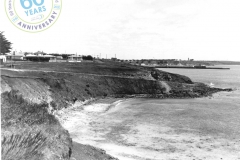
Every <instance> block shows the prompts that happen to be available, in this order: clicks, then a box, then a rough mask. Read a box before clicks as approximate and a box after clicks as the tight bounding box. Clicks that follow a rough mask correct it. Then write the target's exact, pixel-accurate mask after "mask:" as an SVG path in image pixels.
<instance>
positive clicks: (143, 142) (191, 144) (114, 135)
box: [63, 92, 240, 160]
mask: <svg viewBox="0 0 240 160" xmlns="http://www.w3.org/2000/svg"><path fill="white" fill-rule="evenodd" d="M229 94H235V93H232V92H230V93H229V92H219V93H216V94H213V96H212V97H202V98H196V99H195V98H194V99H192V98H191V99H160V100H159V99H154V98H153V99H149V98H129V99H123V100H119V99H117V100H115V101H114V99H112V98H111V100H108V99H106V100H104V99H103V100H102V99H101V100H99V101H95V102H93V103H91V104H88V105H85V106H82V107H80V108H79V109H77V108H76V109H75V110H73V111H70V112H69V113H70V114H69V113H67V116H68V117H69V119H68V120H67V121H68V122H66V121H65V122H66V123H67V124H63V126H64V128H65V127H66V129H69V128H70V129H69V131H70V135H73V136H71V137H72V139H73V141H76V142H79V143H82V144H85V145H91V146H94V147H97V148H101V149H104V150H105V151H106V153H107V154H110V155H111V156H114V157H116V158H119V159H121V160H122V159H123V160H133V159H142V158H143V157H144V154H141V153H142V152H144V153H145V156H146V157H148V158H150V159H155V158H153V157H154V156H156V159H158V158H160V157H161V158H165V159H168V158H176V157H177V156H180V157H181V158H183V157H184V159H187V160H188V159H189V160H190V159H193V158H204V157H207V159H210V160H215V159H216V158H219V159H221V158H222V159H228V158H232V159H234V158H239V157H238V156H237V154H236V152H237V151H238V149H237V146H240V144H239V142H238V141H237V140H235V139H231V140H227V139H225V138H223V137H221V136H214V135H205V134H203V133H201V134H196V130H195V129H191V128H188V129H184V130H182V129H181V130H179V131H176V130H175V129H176V128H175V129H173V128H172V127H169V126H168V125H165V124H159V125H156V124H155V123H153V124H151V125H150V124H149V123H152V122H151V121H149V120H150V119H151V117H152V116H154V114H153V113H152V116H151V115H150V114H149V115H148V116H147V117H148V118H147V117H146V118H147V119H146V121H138V122H136V123H134V124H131V123H130V124H128V123H129V122H131V121H130V119H131V116H130V115H131V114H130V115H129V116H126V115H128V112H129V113H132V116H133V117H134V115H135V114H137V112H136V111H133V110H138V109H137V108H134V106H135V105H134V106H133V108H132V109H131V108H129V106H128V105H130V104H134V103H136V101H139V100H140V102H139V104H141V103H142V102H144V101H149V103H148V104H154V105H157V104H158V105H160V106H162V104H166V103H170V104H172V103H173V104H174V103H175V102H177V103H179V100H180V102H181V103H180V104H182V103H183V104H185V103H184V102H186V103H188V101H190V102H189V103H192V102H195V103H196V102H197V103H204V104H206V103H207V102H208V101H209V102H212V103H215V101H216V102H217V101H219V100H221V99H222V97H226V96H227V95H229ZM226 98H227V97H226ZM155 101H156V102H155ZM173 101H175V102H173ZM103 102H104V103H103ZM150 102H151V103H150ZM206 105H207V104H206ZM110 106H111V109H110V110H109V109H108V108H109V107H110ZM179 107H180V106H178V107H177V108H176V110H175V111H174V112H176V111H177V112H181V111H182V110H183V109H181V107H180V108H179ZM183 108H184V107H183ZM138 111H139V110H138ZM79 112H81V113H79ZM119 114H123V115H124V117H121V118H120V117H118V116H119ZM83 115H84V116H83ZM86 115H87V116H86ZM64 116H66V115H64ZM75 116H79V117H80V118H79V119H76V117H75ZM112 117H115V118H114V119H112ZM149 118H150V119H149ZM148 119H149V120H148ZM72 120H73V121H72ZM86 120H87V121H86ZM137 120H138V119H137ZM79 121H82V123H81V125H79V123H78V124H77V123H76V122H79ZM83 121H84V122H83ZM126 122H127V123H126ZM79 127H80V128H84V131H80V132H79V131H78V129H76V128H79ZM108 127H110V128H108ZM159 127H160V128H159ZM74 128H75V129H74ZM157 128H159V129H160V133H159V131H157V130H158V129H157ZM119 129H120V130H119ZM133 131H134V132H133ZM136 131H137V133H136ZM119 136H120V137H119ZM149 136H150V137H149ZM80 137H81V138H80ZM151 137H153V138H154V137H155V140H157V139H159V140H160V139H161V140H160V141H157V143H159V144H161V145H162V147H163V148H162V147H160V146H158V147H157V146H155V145H154V141H155V140H154V139H151ZM151 141H153V142H151ZM152 143H153V144H152ZM230 146H234V147H235V148H234V147H230ZM145 147H147V148H145ZM169 153H171V154H169ZM229 154H232V156H231V157H229ZM73 155H74V154H73ZM159 156H160V157H159ZM146 157H145V158H146ZM157 157H158V158H157Z"/></svg>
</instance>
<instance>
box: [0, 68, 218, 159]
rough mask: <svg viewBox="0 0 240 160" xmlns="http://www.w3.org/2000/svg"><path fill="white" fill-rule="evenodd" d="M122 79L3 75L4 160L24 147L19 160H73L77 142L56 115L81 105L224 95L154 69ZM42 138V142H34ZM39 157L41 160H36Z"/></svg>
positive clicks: (38, 73) (36, 73)
mask: <svg viewBox="0 0 240 160" xmlns="http://www.w3.org/2000/svg"><path fill="white" fill-rule="evenodd" d="M120 75H121V76H120ZM120 75H104V74H101V75H97V74H88V73H86V74H82V73H81V74H80V73H72V72H71V73H63V72H54V71H53V72H44V71H20V70H15V71H9V70H5V71H2V75H1V100H2V111H1V114H2V129H3V131H2V138H3V139H5V141H4V143H3V142H2V145H3V146H2V147H5V148H6V149H5V150H4V152H3V156H5V157H3V159H11V157H9V153H12V154H13V153H14V152H16V150H21V149H22V148H24V147H22V145H20V144H21V143H23V146H24V145H25V149H26V148H28V149H26V151H25V152H17V153H19V155H18V158H19V157H21V156H22V157H23V158H24V159H69V158H70V157H71V152H72V142H71V139H70V137H69V134H68V132H67V131H65V130H64V129H63V128H62V127H61V126H60V124H59V123H58V121H57V119H56V118H55V117H54V116H53V115H54V112H55V111H56V110H60V109H62V108H67V107H70V106H72V105H74V104H75V103H76V102H86V101H87V100H89V99H92V98H104V97H109V96H111V97H133V96H138V97H155V98H194V97H201V96H208V95H210V94H211V93H214V92H217V91H221V90H222V89H216V88H210V87H209V86H207V85H204V84H202V83H193V82H192V81H191V80H190V79H189V78H188V77H185V76H181V75H176V74H170V73H167V72H162V71H158V70H153V69H148V68H145V69H143V70H142V73H141V72H140V71H138V73H137V74H136V76H135V75H134V74H132V73H131V75H130V74H124V73H122V72H121V74H120ZM124 75H125V76H124ZM26 132H27V134H25V133H26ZM36 135H37V138H36V137H35V139H38V138H39V141H37V142H35V141H32V140H33V138H34V136H36ZM25 136H26V137H25ZM25 143H26V144H25ZM31 143H34V144H39V145H37V146H35V147H36V148H37V150H36V148H35V149H34V148H32V150H31V149H29V148H31V146H32V145H31ZM11 146H14V147H12V149H11ZM33 146H34V145H33ZM27 150H28V151H29V152H27ZM30 151H31V152H30ZM33 153H35V155H37V156H36V157H34V158H31V155H33ZM36 153H37V154H36ZM24 156H25V157H24ZM29 157H30V158H29Z"/></svg>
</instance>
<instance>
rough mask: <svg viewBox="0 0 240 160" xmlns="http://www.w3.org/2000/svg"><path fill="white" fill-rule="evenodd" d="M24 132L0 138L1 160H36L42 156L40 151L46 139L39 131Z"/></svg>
mask: <svg viewBox="0 0 240 160" xmlns="http://www.w3.org/2000/svg"><path fill="white" fill-rule="evenodd" d="M25 132H26V133H22V134H15V135H14V134H12V135H11V136H4V137H3V138H2V151H1V154H2V159H3V160H37V159H39V158H40V157H42V156H43V154H42V150H43V149H44V147H45V145H46V140H47V138H46V137H45V136H44V135H43V134H42V133H41V131H39V132H37V133H32V132H29V131H25Z"/></svg>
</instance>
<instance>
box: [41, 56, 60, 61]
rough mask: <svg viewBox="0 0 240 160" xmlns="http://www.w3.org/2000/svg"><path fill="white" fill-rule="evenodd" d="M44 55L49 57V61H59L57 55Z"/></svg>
mask: <svg viewBox="0 0 240 160" xmlns="http://www.w3.org/2000/svg"><path fill="white" fill-rule="evenodd" d="M43 57H46V58H49V62H57V57H56V56H52V55H44V56H43Z"/></svg>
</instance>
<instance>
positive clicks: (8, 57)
mask: <svg viewBox="0 0 240 160" xmlns="http://www.w3.org/2000/svg"><path fill="white" fill-rule="evenodd" d="M22 60H23V55H6V61H22Z"/></svg>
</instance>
